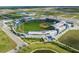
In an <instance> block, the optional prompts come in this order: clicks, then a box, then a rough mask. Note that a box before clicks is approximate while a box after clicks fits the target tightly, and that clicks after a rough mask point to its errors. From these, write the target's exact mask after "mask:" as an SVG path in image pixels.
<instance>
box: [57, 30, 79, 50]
mask: <svg viewBox="0 0 79 59" xmlns="http://www.w3.org/2000/svg"><path fill="white" fill-rule="evenodd" d="M58 40H59V41H60V42H61V43H64V44H66V45H68V46H71V47H73V48H75V49H78V50H79V30H70V31H68V32H67V33H65V34H64V35H63V36H62V37H60V38H59V39H58Z"/></svg>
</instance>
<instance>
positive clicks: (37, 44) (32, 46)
mask: <svg viewBox="0 0 79 59" xmlns="http://www.w3.org/2000/svg"><path fill="white" fill-rule="evenodd" d="M23 40H24V41H25V42H27V43H29V46H28V47H22V48H21V49H20V51H19V52H20V53H25V52H26V53H30V52H32V51H35V50H40V49H43V51H44V49H45V51H46V50H52V51H53V52H60V53H61V52H62V53H68V52H69V51H67V50H65V49H63V48H61V47H59V46H58V45H56V44H54V43H44V42H43V41H40V39H31V38H29V39H28V38H27V39H23ZM47 52H48V51H47ZM51 53H52V52H51Z"/></svg>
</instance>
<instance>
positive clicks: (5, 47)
mask: <svg viewBox="0 0 79 59" xmlns="http://www.w3.org/2000/svg"><path fill="white" fill-rule="evenodd" d="M15 47H16V44H15V43H14V42H13V41H12V40H11V39H10V38H9V37H8V36H7V35H6V34H5V33H4V32H3V31H2V30H1V29H0V52H7V51H9V50H11V49H13V48H15Z"/></svg>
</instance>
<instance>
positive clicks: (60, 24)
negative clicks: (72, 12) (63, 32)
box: [53, 21, 65, 28]
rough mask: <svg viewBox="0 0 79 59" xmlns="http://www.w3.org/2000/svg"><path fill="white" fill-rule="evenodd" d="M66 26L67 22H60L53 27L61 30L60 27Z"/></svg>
mask: <svg viewBox="0 0 79 59" xmlns="http://www.w3.org/2000/svg"><path fill="white" fill-rule="evenodd" d="M64 24H65V22H64V21H62V22H59V23H57V24H54V25H53V26H54V27H56V28H60V27H62V26H64Z"/></svg>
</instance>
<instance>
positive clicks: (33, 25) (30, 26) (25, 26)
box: [16, 20, 46, 32]
mask: <svg viewBox="0 0 79 59" xmlns="http://www.w3.org/2000/svg"><path fill="white" fill-rule="evenodd" d="M41 23H45V22H42V21H39V20H37V21H36V20H35V21H34V20H33V21H29V22H24V23H22V24H21V25H20V26H18V27H17V29H16V31H18V32H28V31H41V30H46V29H44V28H41V27H40V24H41Z"/></svg>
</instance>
